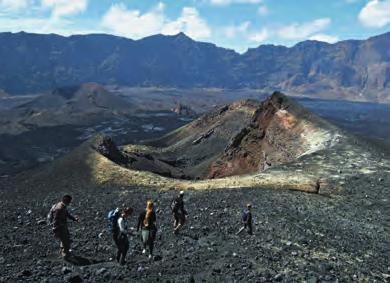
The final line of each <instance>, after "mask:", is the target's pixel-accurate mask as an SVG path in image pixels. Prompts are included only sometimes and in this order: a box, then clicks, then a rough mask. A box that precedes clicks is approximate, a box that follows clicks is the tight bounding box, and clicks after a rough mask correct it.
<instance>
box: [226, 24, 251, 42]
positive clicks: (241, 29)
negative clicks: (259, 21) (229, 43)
mask: <svg viewBox="0 0 390 283" xmlns="http://www.w3.org/2000/svg"><path fill="white" fill-rule="evenodd" d="M249 26H250V22H249V21H246V22H243V23H241V24H239V25H237V26H234V25H233V26H228V27H226V28H225V29H224V34H225V35H226V37H228V38H234V37H236V35H237V34H239V35H242V34H245V33H246V32H247V31H248V28H249Z"/></svg>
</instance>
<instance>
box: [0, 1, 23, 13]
mask: <svg viewBox="0 0 390 283" xmlns="http://www.w3.org/2000/svg"><path fill="white" fill-rule="evenodd" d="M29 4H30V0H0V9H1V10H6V11H19V10H21V9H25V8H27V7H28V5H29Z"/></svg>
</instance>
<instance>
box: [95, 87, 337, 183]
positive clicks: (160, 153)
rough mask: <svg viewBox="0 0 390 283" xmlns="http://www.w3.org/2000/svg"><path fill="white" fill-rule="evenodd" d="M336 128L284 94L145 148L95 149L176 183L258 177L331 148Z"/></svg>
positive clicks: (214, 116)
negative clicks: (263, 172) (173, 179)
mask: <svg viewBox="0 0 390 283" xmlns="http://www.w3.org/2000/svg"><path fill="white" fill-rule="evenodd" d="M337 137H338V134H337V128H336V127H334V126H332V125H331V124H329V123H327V122H326V121H324V120H322V119H321V118H319V117H317V116H316V115H314V114H313V113H311V112H310V111H308V110H306V109H305V108H303V107H302V106H301V105H299V104H297V103H295V102H294V101H292V100H291V99H289V98H287V97H286V96H285V95H284V94H282V93H280V92H275V93H274V94H272V95H271V96H270V97H268V98H267V99H266V100H264V101H262V102H261V101H256V100H244V101H239V102H235V103H232V104H230V105H226V106H223V107H220V108H217V109H215V110H214V111H212V112H210V113H207V114H205V115H203V116H201V117H200V118H198V119H196V120H194V121H193V122H191V123H189V124H187V125H185V126H183V127H181V128H179V129H177V130H175V131H173V132H171V133H169V134H167V135H165V136H163V137H161V138H159V139H155V140H151V141H146V142H144V143H143V144H142V145H126V146H122V147H120V148H119V149H118V148H117V147H116V146H115V145H114V143H113V141H112V140H111V139H107V138H105V139H103V140H102V141H101V144H99V145H97V146H95V149H96V150H97V151H99V152H100V153H101V154H103V155H105V156H106V157H108V158H109V159H111V160H113V161H115V162H117V163H120V165H121V166H124V167H127V168H130V169H134V170H141V171H150V172H153V173H156V174H160V175H162V176H166V177H172V178H177V179H189V180H200V179H215V178H223V177H227V176H235V175H244V174H253V173H257V172H262V171H264V170H268V169H269V168H272V167H275V166H278V165H282V164H286V163H291V162H294V161H296V160H298V159H299V158H300V157H302V156H304V155H308V154H312V153H314V152H317V151H319V150H322V149H325V148H327V147H330V146H332V144H333V143H334V142H335V140H337Z"/></svg>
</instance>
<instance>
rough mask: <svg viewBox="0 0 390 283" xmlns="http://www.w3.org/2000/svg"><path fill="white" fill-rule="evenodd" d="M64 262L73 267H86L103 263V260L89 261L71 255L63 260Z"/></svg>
mask: <svg viewBox="0 0 390 283" xmlns="http://www.w3.org/2000/svg"><path fill="white" fill-rule="evenodd" d="M64 260H65V261H66V262H68V263H70V264H72V265H75V266H86V265H92V264H97V263H102V262H105V261H104V260H97V259H90V258H86V257H82V256H78V255H72V256H70V257H67V258H65V259H64Z"/></svg>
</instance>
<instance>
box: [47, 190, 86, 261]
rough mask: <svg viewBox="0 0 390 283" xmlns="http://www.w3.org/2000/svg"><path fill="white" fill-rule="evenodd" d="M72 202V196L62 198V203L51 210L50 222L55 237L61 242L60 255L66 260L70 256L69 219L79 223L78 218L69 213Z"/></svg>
mask: <svg viewBox="0 0 390 283" xmlns="http://www.w3.org/2000/svg"><path fill="white" fill-rule="evenodd" d="M71 202H72V197H71V196H70V195H65V196H63V197H62V201H60V202H59V203H57V204H55V205H53V206H52V208H51V209H50V212H49V215H48V220H49V223H51V224H52V226H53V233H54V237H55V238H57V239H58V240H59V241H60V248H61V249H60V254H61V256H63V257H64V258H67V257H69V256H70V243H71V240H70V235H69V230H68V221H67V220H68V218H69V219H71V220H73V221H75V222H79V218H78V217H77V216H73V215H71V214H70V213H69V211H68V209H67V207H68V206H69V205H70V203H71Z"/></svg>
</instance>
